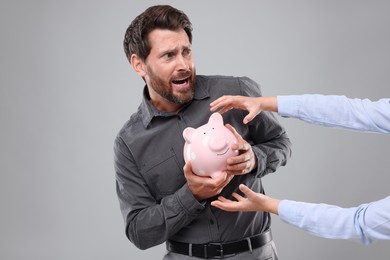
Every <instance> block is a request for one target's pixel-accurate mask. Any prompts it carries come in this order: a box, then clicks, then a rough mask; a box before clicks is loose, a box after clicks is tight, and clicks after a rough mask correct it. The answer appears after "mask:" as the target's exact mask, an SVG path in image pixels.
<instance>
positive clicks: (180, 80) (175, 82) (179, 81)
mask: <svg viewBox="0 0 390 260" xmlns="http://www.w3.org/2000/svg"><path fill="white" fill-rule="evenodd" d="M187 82H188V78H185V79H178V80H172V83H173V84H176V85H183V84H185V83H187Z"/></svg>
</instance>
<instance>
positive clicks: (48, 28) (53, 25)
mask: <svg viewBox="0 0 390 260" xmlns="http://www.w3.org/2000/svg"><path fill="white" fill-rule="evenodd" d="M156 3H169V4H172V5H174V6H176V7H177V8H179V9H182V10H183V11H185V12H186V13H187V14H188V16H189V17H190V19H191V21H192V23H193V26H194V32H193V35H194V40H193V49H194V55H195V61H196V65H197V72H198V73H199V74H224V75H235V76H243V75H246V76H249V77H251V78H253V79H254V80H256V81H257V82H259V83H260V84H261V85H262V87H263V93H264V95H278V94H303V93H322V94H344V95H347V96H349V97H359V98H364V97H367V98H370V99H373V100H375V99H378V98H380V97H389V94H388V93H389V85H390V84H389V82H390V47H389V46H390V15H389V10H390V2H389V1H368V0H367V1H354V0H351V1H340V0H333V1H312V0H307V1H304V0H301V1H287V0H286V1H258V0H256V1H227V0H214V1H205V0H203V1H165V2H163V1H96V0H86V1H76V0H66V1H65V0H63V1H54V0H53V1H27V0H26V1H21V0H2V1H1V3H0V31H1V36H0V37H1V48H0V66H1V67H0V73H1V75H0V86H1V88H0V120H1V121H0V122H1V135H0V173H1V177H0V178H1V179H0V207H1V214H0V259H4V260H14V259H20V260H28V259H37V260H38V259H39V260H46V259H47V260H52V259H56V260H69V259H159V258H160V256H161V255H162V254H163V253H164V252H165V247H164V245H161V246H157V247H155V248H152V249H149V250H146V251H141V250H138V249H137V248H135V247H134V246H133V245H132V244H131V243H130V242H128V241H127V239H126V237H125V234H124V225H123V220H122V217H121V215H120V211H119V205H118V201H117V198H116V193H115V185H114V184H115V183H114V169H113V162H112V157H113V152H112V146H113V141H114V138H115V136H116V134H117V132H118V131H119V129H120V127H121V126H122V124H123V123H124V122H125V121H126V120H127V119H128V118H129V116H130V114H131V113H133V112H134V111H135V110H136V108H137V107H138V104H139V102H140V100H141V90H142V87H143V82H142V80H141V79H140V78H138V76H137V75H136V74H135V73H134V72H133V71H132V69H131V68H130V65H129V63H128V62H127V60H126V58H125V55H124V53H123V50H122V39H123V36H124V32H125V30H126V28H127V26H128V24H129V23H130V21H131V20H132V19H133V18H134V17H135V16H136V15H137V14H139V13H140V12H142V11H143V10H144V9H146V8H147V7H148V6H150V5H152V4H156ZM279 118H280V117H279ZM280 121H281V123H282V124H283V125H284V126H285V127H286V129H287V131H288V133H289V136H290V138H291V140H292V142H293V156H292V158H291V160H290V161H289V163H288V165H287V166H286V167H283V168H281V169H280V170H278V172H277V173H275V174H271V175H269V176H267V177H265V178H264V183H265V188H266V191H267V193H268V194H269V195H272V196H275V197H278V198H289V199H295V200H304V201H310V202H326V203H332V204H338V205H340V206H344V207H349V206H354V205H358V204H360V203H364V202H369V201H373V200H377V199H380V198H383V197H385V196H387V195H388V194H389V188H388V187H389V176H388V165H389V152H388V147H389V137H388V136H385V135H379V134H362V133H357V132H347V131H342V130H336V129H325V128H321V127H318V126H311V125H308V124H306V123H303V122H299V121H296V120H293V119H283V118H280ZM273 233H274V238H275V242H276V245H277V248H278V251H279V254H280V258H281V259H293V260H294V259H326V260H328V259H357V260H358V259H388V258H389V255H390V250H389V243H388V242H387V241H382V242H379V243H375V244H373V245H370V246H363V245H360V244H358V243H355V242H351V241H340V240H327V239H323V238H317V237H313V236H310V235H308V234H306V233H304V232H303V231H301V230H298V229H296V228H293V227H291V226H288V225H287V224H285V223H283V222H281V221H280V220H279V219H278V218H277V217H273Z"/></svg>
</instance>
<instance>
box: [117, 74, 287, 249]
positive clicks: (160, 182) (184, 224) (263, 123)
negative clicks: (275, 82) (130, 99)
mask: <svg viewBox="0 0 390 260" xmlns="http://www.w3.org/2000/svg"><path fill="white" fill-rule="evenodd" d="M222 95H244V96H261V92H260V88H259V86H258V85H257V84H256V83H255V82H254V81H253V80H251V79H249V78H246V77H241V78H237V77H224V76H199V75H198V76H197V82H196V87H195V95H194V98H193V100H192V102H191V103H189V104H188V105H186V106H184V107H183V108H182V109H181V110H180V111H179V112H178V113H164V112H160V111H158V110H157V109H156V108H155V107H154V106H153V105H152V104H151V103H150V102H149V100H148V93H147V88H146V87H145V89H144V98H143V101H142V103H141V105H140V106H139V108H138V111H137V112H136V113H134V114H133V115H132V116H131V118H130V119H129V121H128V122H126V124H125V125H124V126H123V128H122V129H121V130H120V132H119V134H118V136H117V138H116V140H115V145H114V154H115V159H114V162H115V170H116V187H117V194H118V198H119V202H120V208H121V211H122V214H123V217H124V220H125V225H126V235H127V237H128V238H129V239H130V241H131V242H133V243H134V245H135V246H137V247H138V248H141V249H146V248H149V247H152V246H155V245H158V244H161V243H163V242H164V241H166V240H167V239H171V240H174V241H180V242H187V243H194V244H197V243H207V242H226V241H234V240H239V239H242V238H244V237H248V236H252V235H255V234H259V233H261V232H263V231H265V230H267V229H268V228H269V226H270V215H269V213H264V212H225V211H222V210H219V209H217V208H214V207H211V206H210V203H209V202H210V201H212V200H214V199H215V198H210V199H209V200H207V201H203V202H198V201H197V200H196V199H195V198H194V196H193V195H192V193H191V191H190V190H189V188H188V185H187V182H186V179H185V177H184V173H183V166H184V164H185V162H184V158H183V146H184V139H183V136H182V132H183V130H184V128H186V127H188V126H191V127H194V128H196V127H198V126H200V125H203V124H205V123H207V121H208V118H209V116H210V115H211V112H210V103H211V102H212V101H213V100H215V99H216V98H218V97H220V96H222ZM246 113H247V112H244V111H242V110H238V109H235V110H231V111H229V112H227V113H225V114H223V118H224V123H225V124H226V123H229V124H231V125H233V126H234V127H235V129H236V130H237V131H238V133H239V134H240V135H241V136H242V137H243V138H244V139H245V140H246V141H247V142H248V143H250V144H251V145H252V149H253V151H254V153H255V155H256V157H257V165H258V167H257V169H255V170H254V171H253V172H251V173H249V174H246V175H242V176H235V177H234V178H233V179H232V181H231V182H230V183H229V184H228V185H227V186H226V187H225V188H224V190H223V191H222V193H221V195H223V196H226V197H228V198H231V194H232V192H234V191H236V192H237V191H238V185H239V184H240V183H244V184H246V185H247V186H249V187H250V188H252V189H253V190H255V191H257V192H261V193H264V190H263V187H262V183H261V179H260V178H259V177H262V176H264V175H266V174H267V173H270V172H274V171H275V170H276V169H277V168H278V167H279V166H281V165H285V164H286V161H287V159H288V158H289V157H290V154H291V150H290V146H291V143H290V140H289V139H288V137H287V135H286V133H285V130H284V129H283V127H282V126H281V125H280V124H279V123H278V121H277V120H276V118H275V116H274V115H273V114H272V113H268V112H262V113H261V114H259V115H258V116H257V117H256V118H255V119H254V120H253V121H251V122H250V123H249V124H247V125H245V124H243V123H242V121H243V118H244V116H245V115H246Z"/></svg>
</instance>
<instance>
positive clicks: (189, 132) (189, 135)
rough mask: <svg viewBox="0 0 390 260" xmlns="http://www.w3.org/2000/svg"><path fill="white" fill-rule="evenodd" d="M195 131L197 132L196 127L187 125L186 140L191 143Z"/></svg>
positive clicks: (184, 132)
mask: <svg viewBox="0 0 390 260" xmlns="http://www.w3.org/2000/svg"><path fill="white" fill-rule="evenodd" d="M194 133H195V129H194V128H192V127H187V128H186V129H184V131H183V137H184V140H186V142H187V143H191V139H192V136H193V135H194Z"/></svg>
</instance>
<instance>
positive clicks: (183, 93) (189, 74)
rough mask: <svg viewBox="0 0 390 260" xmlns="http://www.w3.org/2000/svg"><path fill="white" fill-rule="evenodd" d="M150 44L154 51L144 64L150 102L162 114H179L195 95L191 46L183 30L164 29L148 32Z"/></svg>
mask: <svg viewBox="0 0 390 260" xmlns="http://www.w3.org/2000/svg"><path fill="white" fill-rule="evenodd" d="M149 43H150V46H151V51H150V54H149V56H148V57H147V59H146V61H145V63H144V66H145V70H144V71H145V75H144V78H145V81H146V84H147V86H148V90H149V94H150V97H151V102H152V103H153V104H154V105H155V106H156V107H157V108H158V109H159V110H161V111H169V112H173V111H176V110H177V109H179V108H180V107H181V106H182V105H183V104H186V103H188V102H189V101H191V100H192V98H193V95H194V86H195V66H194V63H193V59H192V50H191V43H190V42H189V39H188V36H187V34H186V33H185V31H184V30H180V31H170V30H161V29H156V30H153V31H152V32H150V33H149Z"/></svg>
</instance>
